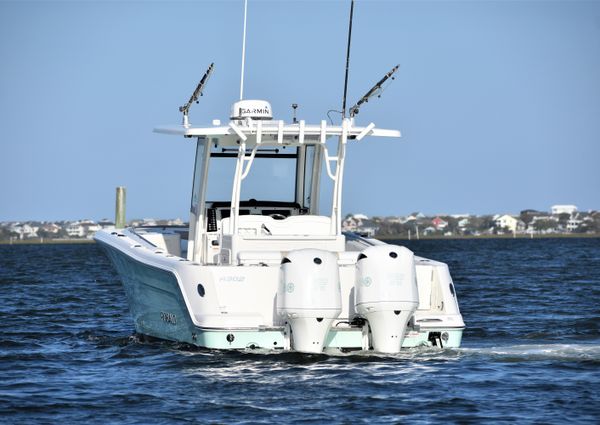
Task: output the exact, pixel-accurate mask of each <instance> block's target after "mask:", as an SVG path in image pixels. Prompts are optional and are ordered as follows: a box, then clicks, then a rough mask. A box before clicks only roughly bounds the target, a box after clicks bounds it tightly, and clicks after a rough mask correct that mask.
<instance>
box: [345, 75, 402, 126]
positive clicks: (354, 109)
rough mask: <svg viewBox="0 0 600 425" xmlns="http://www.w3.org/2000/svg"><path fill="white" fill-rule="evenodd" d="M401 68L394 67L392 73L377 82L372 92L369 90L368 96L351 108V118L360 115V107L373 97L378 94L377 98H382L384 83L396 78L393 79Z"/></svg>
mask: <svg viewBox="0 0 600 425" xmlns="http://www.w3.org/2000/svg"><path fill="white" fill-rule="evenodd" d="M399 67H400V65H396V66H395V67H393V68H392V70H391V71H390V72H388V73H387V74H385V75H384V76H383V78H382V79H381V80H379V81H378V82H377V84H375V85H374V86H373V87H371V90H369V91H368V92H367V94H365V95H364V96H363V97H361V98H360V100H359V101H358V102H356V105H354V106H353V107H351V108H350V118H352V117H354V116H355V115H356V114H358V111H359V109H360V106H361V105H362V104H363V103H365V102H368V101H369V99H370V98H371V97H373V96H374V95H375V94H377V97H381V93H382V91H383V89H382V86H383V83H385V82H386V81H387V80H388V79H389V78H391V79H392V80H393V79H394V78H395V77H393V75H394V74H395V73H396V71H398V68H399Z"/></svg>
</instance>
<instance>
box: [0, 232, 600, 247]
mask: <svg viewBox="0 0 600 425" xmlns="http://www.w3.org/2000/svg"><path fill="white" fill-rule="evenodd" d="M374 238H375V239H379V240H382V241H392V240H396V241H397V240H401V241H408V240H410V241H418V240H421V241H423V240H461V239H559V238H560V239H565V238H568V239H593V238H600V233H593V234H588V233H564V234H563V233H554V234H552V233H549V234H543V235H534V236H533V237H531V235H529V234H516V235H479V236H473V235H452V236H443V235H428V236H421V237H419V238H418V239H417V238H414V237H413V238H410V239H408V237H406V235H385V236H374ZM93 243H95V241H94V240H93V239H43V240H41V239H40V238H33V239H23V240H13V241H12V242H11V241H8V240H1V241H0V245H85V244H93Z"/></svg>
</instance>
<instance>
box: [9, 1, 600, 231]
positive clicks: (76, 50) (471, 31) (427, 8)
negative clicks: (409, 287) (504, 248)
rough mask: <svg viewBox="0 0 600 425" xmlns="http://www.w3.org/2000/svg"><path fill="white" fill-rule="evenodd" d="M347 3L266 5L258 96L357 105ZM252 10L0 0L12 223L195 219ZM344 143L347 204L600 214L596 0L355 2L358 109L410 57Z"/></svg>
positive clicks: (303, 115)
mask: <svg viewBox="0 0 600 425" xmlns="http://www.w3.org/2000/svg"><path fill="white" fill-rule="evenodd" d="M348 14H349V1H341V0H340V1H333V0H330V1H316V0H314V1H264V0H256V1H253V0H250V1H249V5H248V32H247V49H246V68H245V69H246V73H245V82H244V97H245V98H258V99H265V100H268V101H270V102H271V104H272V109H273V114H274V116H275V118H284V119H286V120H288V121H289V120H290V119H291V108H290V105H291V104H292V103H297V104H299V108H298V117H299V118H300V119H305V120H306V121H307V122H312V123H318V122H320V120H321V119H326V113H327V111H328V110H330V109H340V108H341V97H342V93H343V78H344V75H343V74H344V66H345V54H346V37H347V25H348ZM242 23H243V1H242V0H231V1H201V0H198V1H124V2H117V1H36V2H34V1H6V0H0V58H1V64H2V65H1V67H0V128H1V130H2V131H1V133H0V134H1V136H0V158H1V159H0V161H1V163H0V221H13V220H14V221H16V220H75V219H82V218H91V219H100V218H105V217H106V218H113V217H114V197H115V187H117V186H125V187H126V188H127V216H128V218H134V217H137V218H144V217H155V218H176V217H180V218H182V219H184V220H186V219H187V218H188V211H189V201H190V191H191V183H192V172H193V162H194V150H195V147H194V143H193V142H191V141H190V140H188V139H184V138H178V137H174V136H165V135H160V134H156V133H153V132H152V129H153V128H154V127H156V126H159V125H169V124H179V123H180V122H181V115H180V113H179V111H178V107H179V106H181V105H183V104H184V103H185V102H186V101H187V99H188V98H189V96H190V94H191V92H192V91H193V90H194V88H195V86H196V84H197V82H198V80H199V79H200V77H201V76H202V74H203V73H204V71H205V70H206V68H207V67H208V65H209V64H210V63H211V62H215V72H214V73H213V76H212V77H211V79H210V81H209V83H208V85H207V87H206V90H205V93H204V96H203V97H202V99H201V101H200V103H199V104H197V105H196V104H194V105H193V106H192V109H191V112H190V121H191V122H192V124H196V125H201V124H208V123H210V122H211V121H212V120H213V119H215V118H217V119H221V120H222V121H223V122H226V121H227V118H228V115H229V110H230V107H231V104H232V103H233V102H234V101H236V100H237V99H238V97H239V81H240V63H241V39H242ZM396 64H400V70H399V72H398V73H397V75H396V79H395V81H394V82H393V83H392V84H391V85H389V86H388V87H387V89H386V90H385V92H384V93H383V95H382V97H381V98H379V99H373V100H371V101H370V102H369V103H368V104H366V105H365V106H364V107H363V108H362V109H361V112H360V114H359V115H358V116H357V122H358V124H363V125H366V124H368V123H370V122H374V123H375V124H376V125H377V126H378V127H380V128H394V129H399V130H401V132H402V138H400V139H381V138H367V139H365V140H363V141H361V142H360V143H356V144H353V145H351V146H350V147H349V149H348V157H347V163H346V170H345V183H344V185H345V186H344V201H343V211H344V213H363V214H367V215H380V216H388V215H406V214H409V213H411V212H414V211H421V212H423V213H425V214H443V213H445V214H459V213H470V214H488V213H518V212H519V211H520V210H523V209H527V208H533V209H538V210H544V211H547V210H549V208H550V206H551V205H554V204H575V205H577V206H578V207H579V209H580V210H583V211H585V210H589V209H600V1H451V0H447V1H370V0H357V1H356V5H355V10H354V23H353V32H352V51H351V58H350V76H349V96H348V97H349V101H348V102H349V103H353V102H354V101H356V100H357V99H359V98H360V96H362V95H363V94H364V93H365V92H366V91H367V90H368V89H369V88H370V87H371V86H372V85H373V84H374V83H375V82H376V81H377V80H379V79H380V78H381V77H382V76H383V75H384V74H385V73H386V72H387V71H389V70H390V69H391V68H392V67H393V66H394V65H396Z"/></svg>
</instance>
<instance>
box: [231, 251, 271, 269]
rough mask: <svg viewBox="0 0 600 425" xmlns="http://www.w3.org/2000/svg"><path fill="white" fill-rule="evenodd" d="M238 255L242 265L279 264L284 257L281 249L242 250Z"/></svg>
mask: <svg viewBox="0 0 600 425" xmlns="http://www.w3.org/2000/svg"><path fill="white" fill-rule="evenodd" d="M237 257H238V261H239V264H240V265H242V266H263V265H264V266H279V265H280V264H281V259H282V255H281V252H280V251H240V252H238V255H237Z"/></svg>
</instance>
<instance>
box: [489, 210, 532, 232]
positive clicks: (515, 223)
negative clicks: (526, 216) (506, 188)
mask: <svg viewBox="0 0 600 425" xmlns="http://www.w3.org/2000/svg"><path fill="white" fill-rule="evenodd" d="M495 223H496V227H502V228H505V229H508V230H510V231H511V232H513V233H515V232H520V231H522V230H524V229H525V223H523V222H522V221H521V220H519V219H517V218H515V217H513V216H512V215H508V214H504V215H502V216H500V217H498V218H496V221H495Z"/></svg>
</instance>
